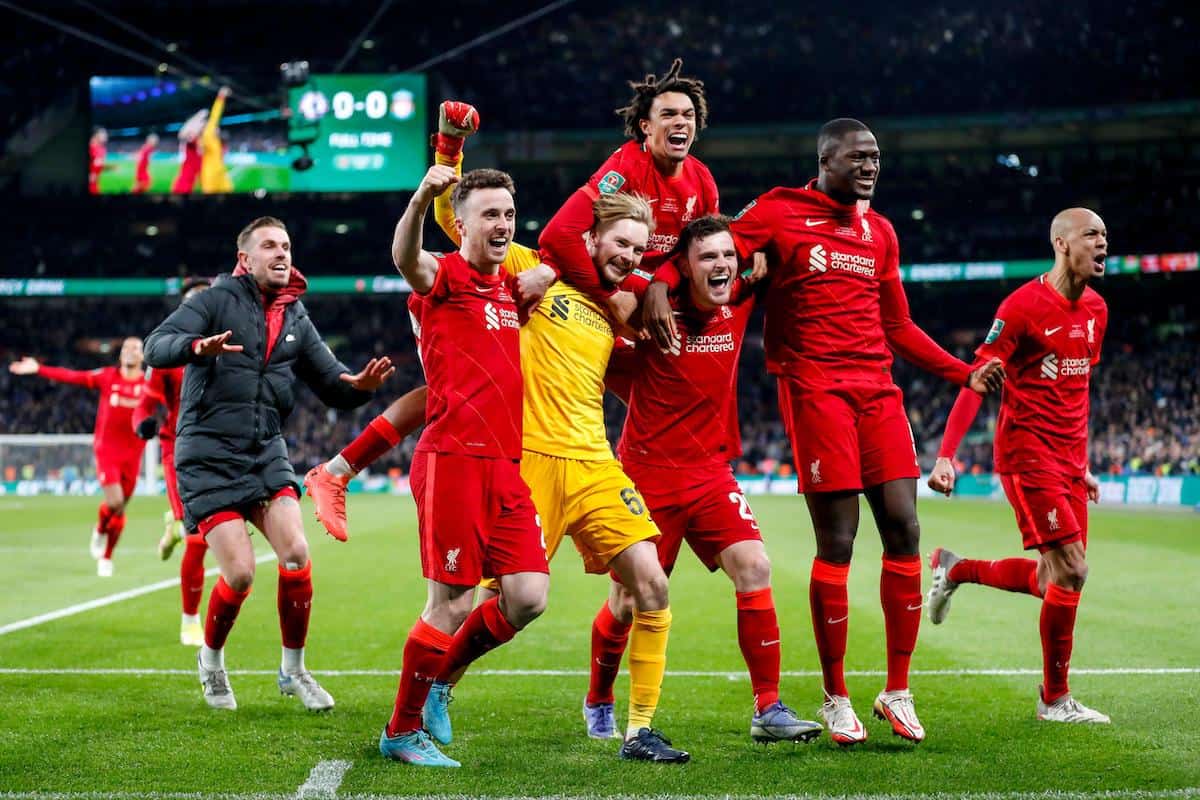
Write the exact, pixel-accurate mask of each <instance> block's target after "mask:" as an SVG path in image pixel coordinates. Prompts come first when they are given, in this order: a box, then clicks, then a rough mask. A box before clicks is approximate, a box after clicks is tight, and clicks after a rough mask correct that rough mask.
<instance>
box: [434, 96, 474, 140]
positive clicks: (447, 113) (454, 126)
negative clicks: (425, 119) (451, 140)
mask: <svg viewBox="0 0 1200 800" xmlns="http://www.w3.org/2000/svg"><path fill="white" fill-rule="evenodd" d="M477 130H479V112H478V111H476V110H475V106H473V105H471V104H470V103H463V102H460V101H458V100H443V101H442V104H441V105H440V106H438V133H440V134H443V135H445V136H460V137H465V136H470V135H471V134H472V133H475V131H477Z"/></svg>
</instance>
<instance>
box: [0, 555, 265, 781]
mask: <svg viewBox="0 0 1200 800" xmlns="http://www.w3.org/2000/svg"><path fill="white" fill-rule="evenodd" d="M274 560H275V554H274V553H263V554H262V555H260V556H257V557H256V558H255V559H254V563H255V564H261V563H263V562H264V561H274ZM218 572H220V570H218V569H217V568H216V567H212V568H210V569H208V570H205V572H204V575H205V576H206V577H209V578H211V577H212V576H213V575H216V574H217V573H218ZM178 585H179V578H177V577H176V578H168V579H167V580H163V581H158V582H157V583H149V584H146V585H145V586H138V587H137V588H135V589H126V590H125V591H123V592H117V593H116V594H110V595H105V596H104V597H97V598H96V599H95V600H88V601H86V602H83V603H76V604H75V605H71V606H67V607H66V608H60V609H57V610H56V611H48V612H46V613H45V614H38V615H37V616H36V617H29V618H28V619H22V620H18V621H16V622H10V623H8V624H7V625H0V636H4V635H5V634H9V633H14V632H15V631H22V630H25V629H26V628H32V627H34V626H36V625H43V624H45V623H47V622H53V621H54V620H56V619H62V618H63V617H73V616H75V615H76V614H82V613H83V612H85V611H91V610H92V609H94V608H103V607H104V606H111V605H112V604H113V603H120V602H122V601H123V600H132V599H133V598H135V597H141V596H142V595H144V594H150V593H152V592H157V591H160V590H162V589H170V588H172V587H175V586H178ZM3 796H4V795H0V797H3Z"/></svg>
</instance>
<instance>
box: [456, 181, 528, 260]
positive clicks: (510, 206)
mask: <svg viewBox="0 0 1200 800" xmlns="http://www.w3.org/2000/svg"><path fill="white" fill-rule="evenodd" d="M456 219H457V221H456V223H455V224H456V225H457V227H458V233H459V236H460V237H461V238H462V247H461V252H462V256H463V258H465V259H466V260H467V263H469V264H472V265H474V266H476V267H488V268H490V267H497V266H499V265H500V264H501V262H503V261H504V259H505V258H506V257H507V256H508V247H509V245H511V244H512V239H513V234H514V233H515V232H516V228H517V208H516V204H515V203H514V202H513V196H512V193H511V192H510V191H508V190H507V189H500V188H488V189H475V190H473V191H472V192H471V193H470V194H469V195H467V197H466V198H465V199H464V200H463V201H462V205H461V208H460V209H459V213H458V215H457V218H456Z"/></svg>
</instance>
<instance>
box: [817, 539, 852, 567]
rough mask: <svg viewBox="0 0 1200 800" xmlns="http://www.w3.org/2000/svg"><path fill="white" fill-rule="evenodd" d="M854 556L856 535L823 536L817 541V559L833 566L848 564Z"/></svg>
mask: <svg viewBox="0 0 1200 800" xmlns="http://www.w3.org/2000/svg"><path fill="white" fill-rule="evenodd" d="M853 555H854V534H853V533H849V532H839V533H826V534H822V535H821V536H820V537H819V538H818V540H817V558H819V559H821V560H822V561H829V562H831V563H833V564H848V563H850V559H851V557H852V556H853Z"/></svg>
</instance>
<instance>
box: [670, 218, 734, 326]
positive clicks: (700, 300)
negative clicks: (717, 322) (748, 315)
mask: <svg viewBox="0 0 1200 800" xmlns="http://www.w3.org/2000/svg"><path fill="white" fill-rule="evenodd" d="M737 266H738V258H737V248H736V247H734V244H733V234H731V233H729V232H728V231H718V232H717V233H714V234H712V235H710V236H705V237H703V238H695V239H692V240H691V241H690V242H689V243H688V249H687V254H686V258H685V259H684V260H683V269H684V273H685V274H686V275H687V277H688V293H689V294H690V295H691V299H692V304H693V305H695V306H696V307H697V308H700V309H704V310H706V311H711V310H712V309H714V308H716V307H717V306H723V305H727V304H728V303H729V301H730V299H731V298H732V296H733V279H734V275H735V273H736V272H737Z"/></svg>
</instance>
